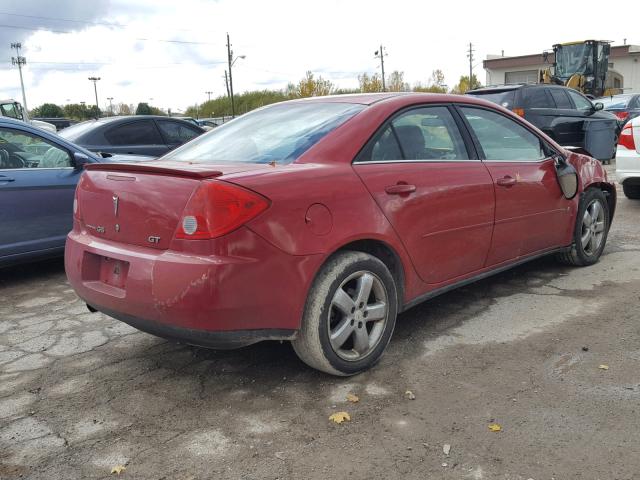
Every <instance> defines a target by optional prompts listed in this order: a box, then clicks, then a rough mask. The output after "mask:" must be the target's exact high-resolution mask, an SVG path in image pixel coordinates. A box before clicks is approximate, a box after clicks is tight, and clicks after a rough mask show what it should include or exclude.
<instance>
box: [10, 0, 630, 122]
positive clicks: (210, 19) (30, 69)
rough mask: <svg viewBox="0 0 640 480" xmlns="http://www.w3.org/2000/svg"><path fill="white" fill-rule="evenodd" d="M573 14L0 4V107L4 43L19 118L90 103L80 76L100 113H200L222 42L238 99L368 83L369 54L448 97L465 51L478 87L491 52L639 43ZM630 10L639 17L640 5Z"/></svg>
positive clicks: (462, 69) (211, 1) (529, 7)
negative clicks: (314, 85)
mask: <svg viewBox="0 0 640 480" xmlns="http://www.w3.org/2000/svg"><path fill="white" fill-rule="evenodd" d="M633 4H634V3H633V2H631V3H629V4H628V6H627V13H628V14H629V15H630V17H629V18H631V17H633V15H631V13H632V12H630V11H628V10H629V8H632V7H630V6H629V5H633ZM574 7H575V6H574V5H573V4H571V3H562V2H558V1H548V0H538V1H537V2H535V3H534V2H528V3H522V2H513V1H491V0H487V1H485V2H482V3H479V2H477V1H474V2H468V4H467V2H464V1H457V2H451V3H449V2H428V1H425V0H394V1H390V0H384V1H377V0H368V1H348V0H343V1H335V0H319V1H318V0H315V1H303V0H270V1H258V0H254V1H249V0H219V1H216V0H179V1H176V0H171V1H166V0H1V1H0V98H15V99H18V100H21V98H22V97H21V93H20V82H19V76H18V71H17V68H16V67H13V66H12V65H11V56H12V55H15V51H12V50H11V48H10V43H12V42H17V41H19V42H22V45H23V52H22V54H23V55H24V56H25V57H26V58H27V65H26V68H25V69H24V75H25V88H26V92H27V102H28V106H29V108H33V107H35V106H38V105H40V104H42V103H44V102H54V103H58V104H65V103H69V102H72V103H77V102H80V101H85V102H87V103H93V102H94V95H93V85H92V84H91V82H89V81H88V80H87V77H89V76H99V77H101V78H102V80H100V82H98V96H99V102H100V106H101V107H102V108H104V107H105V105H106V104H108V102H107V100H106V98H107V97H113V98H114V102H115V103H117V102H125V103H138V102H141V101H147V102H149V101H150V99H153V100H151V101H150V103H151V104H153V105H156V106H158V107H161V108H165V109H166V108H171V109H172V110H174V111H176V110H182V109H185V108H186V107H187V106H189V105H192V104H194V103H196V102H198V103H199V102H202V101H203V100H205V99H206V94H205V93H204V92H205V91H208V90H209V91H212V92H213V96H214V97H215V96H218V95H222V94H224V93H225V85H224V71H225V69H226V47H225V44H226V36H225V35H226V33H227V32H229V34H230V35H231V42H232V44H233V50H234V53H235V54H236V55H238V56H239V55H246V58H245V59H239V60H238V61H237V63H236V64H235V66H234V70H233V73H234V87H235V88H234V90H235V91H236V92H242V91H245V90H253V89H262V88H284V87H285V86H286V85H287V83H288V82H297V81H298V80H299V79H300V78H301V77H302V76H303V75H304V73H305V71H307V70H311V71H313V72H315V73H316V74H319V75H322V76H323V77H325V78H328V79H330V80H331V81H332V82H333V83H334V84H335V85H336V86H338V87H344V88H348V87H356V86H357V84H358V80H357V76H358V74H359V73H362V72H368V73H376V72H379V60H376V59H375V58H374V51H375V50H377V48H378V46H379V45H380V44H383V45H384V46H385V47H386V51H387V54H388V56H387V57H386V58H385V70H386V71H387V72H391V71H392V70H400V71H404V72H405V80H406V81H408V82H410V83H415V82H418V81H421V82H423V83H426V82H427V80H428V79H429V77H430V75H431V72H432V70H434V69H437V68H440V69H442V70H443V71H444V74H445V82H446V83H447V84H448V85H449V86H452V85H454V84H456V83H457V79H459V77H460V76H461V75H465V74H468V68H469V67H468V60H467V57H466V53H467V52H466V50H467V48H468V44H469V42H473V44H474V48H475V50H476V51H475V56H476V61H475V62H474V63H475V64H476V66H475V68H474V73H476V75H478V77H479V78H480V80H481V81H482V82H484V80H485V74H484V70H483V68H482V59H484V58H486V55H487V54H500V52H501V51H502V50H504V52H505V55H523V54H527V53H535V52H541V51H542V50H544V49H548V48H551V45H552V44H553V43H558V42H565V41H573V40H584V39H587V38H597V39H607V40H613V41H615V42H616V43H618V44H622V42H623V38H624V37H627V42H628V43H635V44H638V43H640V33H638V32H639V31H640V30H638V29H637V28H634V27H632V24H633V22H631V23H628V24H627V23H626V22H624V21H622V22H620V21H605V20H599V19H598V18H599V17H598V16H597V15H594V14H593V12H592V11H590V9H589V8H579V9H575V8H574ZM633 8H636V10H637V11H636V12H635V13H636V15H635V16H636V17H638V15H637V14H638V13H640V6H637V7H633ZM600 18H604V16H602V17H600ZM636 20H637V18H636ZM636 23H637V22H636ZM625 25H628V28H627V29H626V30H625ZM634 35H635V36H634Z"/></svg>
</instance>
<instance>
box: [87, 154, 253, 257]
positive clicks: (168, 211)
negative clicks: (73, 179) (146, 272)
mask: <svg viewBox="0 0 640 480" xmlns="http://www.w3.org/2000/svg"><path fill="white" fill-rule="evenodd" d="M259 168H265V166H263V165H251V164H242V165H205V164H188V163H184V162H146V163H139V164H135V163H111V164H109V163H102V164H91V165H87V167H86V172H85V173H84V174H83V175H82V178H81V180H80V182H79V183H78V193H77V195H78V209H79V215H80V217H81V224H82V225H83V226H84V227H85V228H86V230H87V231H88V232H89V233H90V234H91V235H93V236H95V237H97V238H104V239H108V240H112V241H116V242H119V243H125V244H131V245H140V246H145V247H150V248H156V249H161V250H166V249H167V248H169V245H170V243H171V240H172V239H173V236H174V234H175V231H176V228H177V227H178V222H180V221H181V219H182V213H183V211H184V208H185V206H186V205H187V202H188V201H189V198H190V197H191V195H192V194H193V192H194V191H195V189H196V187H197V186H198V185H199V183H200V181H201V180H204V179H211V178H216V177H220V176H222V175H223V174H225V173H238V172H241V171H246V170H253V169H259Z"/></svg>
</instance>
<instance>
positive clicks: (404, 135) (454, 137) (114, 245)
mask: <svg viewBox="0 0 640 480" xmlns="http://www.w3.org/2000/svg"><path fill="white" fill-rule="evenodd" d="M125 179H126V180H127V181H124V180H125ZM76 196H77V204H78V209H77V211H76V214H75V217H74V218H75V220H74V228H73V230H72V232H71V233H70V234H69V236H68V240H67V248H66V253H65V265H66V271H67V275H68V278H69V281H70V283H71V285H72V286H73V288H74V289H75V290H76V292H77V293H78V295H79V296H80V297H81V298H82V299H84V300H85V301H86V303H87V305H88V306H89V308H90V309H94V310H95V309H97V310H100V311H102V312H104V313H106V314H108V315H110V316H112V317H114V318H117V319H120V320H122V321H124V322H126V323H129V324H130V325H133V326H134V327H136V328H138V329H140V330H144V331H147V332H150V333H154V334H156V335H159V336H161V337H167V338H173V339H179V340H180V341H182V342H186V343H189V344H193V345H202V346H209V347H216V348H218V347H219V348H230V347H237V346H242V345H248V344H251V343H254V342H258V341H260V340H267V339H278V340H291V342H292V343H293V347H294V349H295V351H296V352H297V354H298V355H299V356H300V358H301V359H302V360H303V361H304V362H306V363H307V364H309V365H310V366H312V367H314V368H317V369H319V370H322V371H324V372H328V373H331V374H335V375H352V374H356V373H358V372H361V371H363V370H365V369H367V368H369V367H371V366H372V365H373V364H375V363H376V362H377V361H378V360H379V359H380V357H381V355H382V353H383V351H384V350H385V348H386V346H387V344H388V342H389V339H390V338H391V334H392V332H393V329H394V325H395V321H396V315H397V314H398V312H401V311H403V310H406V309H408V308H410V307H412V306H414V305H416V304H418V303H420V302H422V301H424V300H426V299H429V298H431V297H434V296H436V295H438V294H441V293H443V292H446V291H448V290H451V289H452V288H454V287H457V286H461V285H465V284H468V283H470V282H472V281H475V280H478V279H482V278H485V277H487V276H488V275H491V274H494V273H497V272H500V271H503V270H505V269H507V268H509V267H513V266H515V265H518V264H521V263H523V262H525V261H528V260H531V259H533V258H537V257H540V256H542V255H549V254H557V255H559V258H560V259H561V260H562V261H563V262H566V263H569V264H571V265H591V264H593V263H595V262H597V261H598V258H599V257H600V254H601V253H602V250H603V248H604V246H605V242H606V238H607V233H608V230H609V225H610V223H611V220H612V217H613V212H614V209H615V203H616V190H615V187H614V185H613V184H612V183H611V182H610V181H608V180H607V176H606V173H605V171H604V169H603V167H602V165H601V164H600V163H599V162H598V161H597V160H595V159H593V158H591V157H588V156H586V155H582V154H578V153H575V152H571V151H568V150H566V149H564V148H562V147H561V146H560V145H558V144H557V143H556V142H554V141H553V140H552V139H551V138H549V137H548V136H546V135H545V134H543V133H542V132H541V131H540V130H538V129H536V128H535V127H533V126H532V125H531V124H530V123H528V122H526V121H524V120H523V119H522V118H520V117H518V116H517V115H515V114H513V113H512V112H509V111H508V110H505V109H503V108H501V107H499V106H496V105H494V104H492V103H489V102H486V101H483V100H480V99H477V98H475V97H472V96H458V95H433V94H431V95H430V94H397V93H395V94H394V93H384V94H361V95H354V96H333V97H331V96H329V97H316V98H311V99H305V100H298V101H291V102H284V103H280V104H275V105H270V106H268V107H264V108H261V109H259V110H256V111H253V112H250V113H247V114H245V115H243V116H242V117H240V118H238V119H236V120H234V121H233V122H230V123H228V124H225V125H222V126H220V127H218V128H216V129H215V130H213V131H211V132H210V133H208V134H207V135H204V136H202V137H200V138H198V139H195V140H193V141H192V142H190V143H188V144H186V145H184V146H182V147H180V148H178V149H176V150H175V151H173V152H172V153H170V154H168V155H166V156H165V157H163V158H162V159H159V160H156V161H152V162H147V163H144V164H126V163H125V164H108V165H107V164H95V165H88V166H87V168H86V170H85V173H84V174H83V175H82V178H81V180H80V183H79V184H78V189H77V190H76ZM116 225H118V226H119V227H118V228H116Z"/></svg>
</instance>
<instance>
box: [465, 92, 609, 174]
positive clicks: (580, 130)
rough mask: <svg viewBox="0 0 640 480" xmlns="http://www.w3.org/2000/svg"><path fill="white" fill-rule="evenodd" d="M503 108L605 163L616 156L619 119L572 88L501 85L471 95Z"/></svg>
mask: <svg viewBox="0 0 640 480" xmlns="http://www.w3.org/2000/svg"><path fill="white" fill-rule="evenodd" d="M467 94H468V95H473V96H476V97H479V98H483V99H484V100H489V101H492V102H494V103H497V104H498V105H501V106H503V107H505V108H508V109H509V110H512V111H513V112H514V113H516V114H518V115H520V116H521V117H523V118H525V119H526V120H528V121H529V122H531V123H532V124H534V125H535V126H536V127H538V128H539V129H540V130H542V131H543V132H544V133H546V134H547V135H548V136H550V137H551V138H552V139H554V140H555V141H556V142H558V143H559V144H560V145H563V146H573V147H579V148H583V149H584V150H586V151H587V152H588V153H589V154H590V155H592V156H593V157H594V158H597V159H598V160H602V161H604V162H608V161H610V160H611V159H612V158H613V157H614V156H615V153H616V142H617V137H618V133H619V128H620V127H619V124H618V121H617V117H616V116H615V115H614V114H612V113H611V112H603V111H601V110H602V108H603V105H602V103H600V102H597V103H595V104H594V103H592V102H591V100H589V99H588V98H587V97H585V96H584V95H582V94H581V93H579V92H577V91H575V90H574V89H572V88H568V87H562V86H560V85H548V84H539V85H524V84H523V85H520V84H518V85H501V86H498V87H487V88H480V89H478V90H472V91H470V92H467Z"/></svg>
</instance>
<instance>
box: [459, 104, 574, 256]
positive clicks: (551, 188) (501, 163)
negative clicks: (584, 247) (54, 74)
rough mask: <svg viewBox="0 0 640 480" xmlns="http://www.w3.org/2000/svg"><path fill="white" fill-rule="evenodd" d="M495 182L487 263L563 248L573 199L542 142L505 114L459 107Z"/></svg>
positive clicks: (569, 227) (570, 222) (479, 108)
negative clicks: (565, 192)
mask: <svg viewBox="0 0 640 480" xmlns="http://www.w3.org/2000/svg"><path fill="white" fill-rule="evenodd" d="M460 112H461V114H462V116H463V117H464V119H465V120H466V122H467V125H468V128H469V129H470V131H471V133H472V135H473V136H474V139H475V141H476V145H477V149H478V151H479V152H480V154H481V156H482V158H483V163H484V165H486V167H487V168H488V170H489V172H490V174H491V177H492V179H493V183H494V189H495V199H496V211H495V227H494V230H493V239H492V242H491V250H490V253H489V257H488V259H487V266H492V265H497V264H500V263H503V262H507V261H510V260H514V259H517V258H518V257H521V256H526V255H530V254H532V253H535V252H540V251H544V250H546V249H550V248H554V247H559V246H562V244H563V242H564V241H565V239H566V238H567V233H568V231H569V230H570V229H571V228H572V221H571V218H570V202H569V201H568V200H566V199H565V198H564V196H563V194H562V191H561V190H560V186H559V184H558V180H557V176H556V169H555V163H554V159H553V158H551V157H550V155H547V153H546V149H545V147H544V144H543V142H542V140H541V139H540V138H539V137H538V136H537V135H535V134H534V133H533V132H532V131H530V130H528V129H527V128H526V127H525V126H523V125H521V124H520V123H518V122H516V121H515V120H513V119H511V118H508V117H507V116H506V115H503V114H502V113H499V112H496V111H493V110H488V109H485V108H481V107H466V106H465V107H460Z"/></svg>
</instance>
